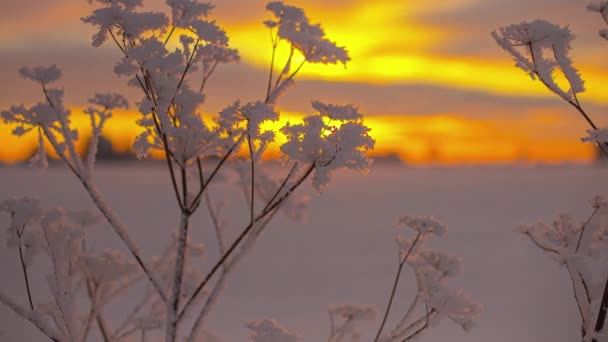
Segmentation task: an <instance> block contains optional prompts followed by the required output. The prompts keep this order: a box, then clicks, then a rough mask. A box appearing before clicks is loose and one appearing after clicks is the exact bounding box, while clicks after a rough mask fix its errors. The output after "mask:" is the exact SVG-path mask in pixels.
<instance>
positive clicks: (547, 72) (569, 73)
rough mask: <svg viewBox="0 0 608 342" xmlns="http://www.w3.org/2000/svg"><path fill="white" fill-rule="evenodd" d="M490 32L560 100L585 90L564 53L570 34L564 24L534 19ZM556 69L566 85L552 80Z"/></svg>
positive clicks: (569, 41) (565, 52)
mask: <svg viewBox="0 0 608 342" xmlns="http://www.w3.org/2000/svg"><path fill="white" fill-rule="evenodd" d="M492 36H493V37H494V39H495V40H496V42H497V43H498V44H499V45H500V46H501V47H502V48H503V49H504V50H505V51H507V52H508V53H510V54H511V55H512V56H513V58H514V60H515V65H516V66H517V67H519V68H521V69H522V70H524V71H525V72H526V73H528V74H529V75H530V76H531V77H532V78H533V79H535V78H536V77H538V78H539V79H540V80H541V81H542V82H543V83H544V84H545V85H546V86H547V88H549V89H550V90H551V91H553V92H554V93H556V94H557V95H559V96H560V97H561V98H563V99H564V100H566V101H572V100H573V97H574V95H575V94H576V93H582V92H583V91H585V87H584V82H583V80H582V78H581V76H580V74H579V72H578V70H577V69H575V68H574V66H573V63H572V60H571V59H570V57H569V55H568V53H569V51H570V49H571V47H570V43H571V41H572V40H573V39H574V35H573V34H572V33H571V32H570V29H569V28H568V27H567V26H565V27H560V26H558V25H555V24H552V23H550V22H548V21H545V20H535V21H532V22H523V23H521V24H514V25H509V26H506V27H501V28H500V29H498V30H497V31H493V32H492ZM556 69H558V70H560V71H561V73H563V75H564V76H565V77H566V79H567V81H568V85H569V87H568V88H561V87H560V86H559V85H558V84H557V83H556V82H555V78H554V73H555V70H556Z"/></svg>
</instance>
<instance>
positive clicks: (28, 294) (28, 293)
mask: <svg viewBox="0 0 608 342" xmlns="http://www.w3.org/2000/svg"><path fill="white" fill-rule="evenodd" d="M13 216H14V213H11V217H13ZM23 230H25V226H23ZM23 230H22V232H23ZM22 236H23V233H19V229H17V237H18V238H19V260H20V261H21V270H22V271H23V280H24V281H25V288H26V290H27V299H28V301H29V304H30V309H31V310H32V311H34V303H33V301H32V291H31V290H30V281H29V278H28V276H27V267H26V266H25V260H24V259H23V246H22V243H21V237H22Z"/></svg>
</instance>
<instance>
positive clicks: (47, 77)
mask: <svg viewBox="0 0 608 342" xmlns="http://www.w3.org/2000/svg"><path fill="white" fill-rule="evenodd" d="M19 74H21V76H23V78H25V79H28V80H31V81H36V82H40V83H41V84H42V85H46V84H48V83H51V82H53V81H57V80H59V79H60V78H61V74H62V73H61V70H60V69H59V68H58V67H57V65H55V64H53V65H51V66H49V67H40V66H37V67H33V68H29V67H22V68H21V69H19Z"/></svg>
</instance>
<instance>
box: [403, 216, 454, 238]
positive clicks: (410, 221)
mask: <svg viewBox="0 0 608 342" xmlns="http://www.w3.org/2000/svg"><path fill="white" fill-rule="evenodd" d="M398 224H399V225H401V226H405V227H409V228H412V229H414V230H415V231H417V232H418V233H420V234H422V235H426V234H434V235H437V236H443V235H444V234H445V233H446V231H447V227H446V225H445V224H443V223H442V222H441V221H439V220H437V219H435V218H434V217H432V216H407V215H406V216H403V217H401V218H400V219H399V221H398Z"/></svg>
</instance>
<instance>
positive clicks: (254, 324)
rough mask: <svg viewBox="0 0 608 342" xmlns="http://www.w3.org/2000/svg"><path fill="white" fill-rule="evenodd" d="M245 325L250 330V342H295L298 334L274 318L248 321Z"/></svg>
mask: <svg viewBox="0 0 608 342" xmlns="http://www.w3.org/2000/svg"><path fill="white" fill-rule="evenodd" d="M245 326H246V327H247V328H248V329H249V330H251V333H250V334H249V340H250V341H251V342H297V341H298V336H297V335H296V334H295V333H293V332H291V331H289V330H287V328H285V327H283V326H282V325H280V324H279V323H278V322H277V321H275V320H274V319H263V320H257V321H249V322H247V323H246V324H245Z"/></svg>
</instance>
